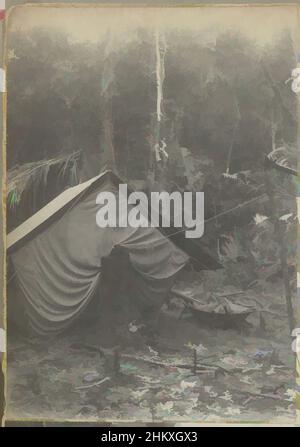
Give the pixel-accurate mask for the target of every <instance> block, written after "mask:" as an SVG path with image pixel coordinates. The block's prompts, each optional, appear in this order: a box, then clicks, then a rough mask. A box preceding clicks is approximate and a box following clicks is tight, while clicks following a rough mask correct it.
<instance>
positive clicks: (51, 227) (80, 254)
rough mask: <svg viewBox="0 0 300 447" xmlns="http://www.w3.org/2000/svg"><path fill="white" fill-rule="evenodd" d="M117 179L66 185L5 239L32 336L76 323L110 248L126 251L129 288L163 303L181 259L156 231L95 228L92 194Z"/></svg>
mask: <svg viewBox="0 0 300 447" xmlns="http://www.w3.org/2000/svg"><path fill="white" fill-rule="evenodd" d="M117 182H118V179H117V177H116V176H114V175H113V174H112V173H111V172H105V173H103V174H101V175H99V176H97V177H94V178H92V179H91V180H89V181H87V182H85V183H82V184H79V185H77V186H75V187H72V188H69V189H67V190H65V191H64V192H62V193H61V194H60V195H58V196H57V197H56V198H55V199H54V200H52V201H51V202H50V203H48V204H47V205H46V206H45V207H43V208H42V209H40V210H39V211H38V212H37V213H36V214H34V215H33V216H32V217H30V218H29V219H27V220H26V221H25V222H23V223H22V224H21V225H20V226H18V227H17V228H16V229H14V230H13V231H12V232H11V233H9V234H8V237H7V249H8V253H9V255H10V259H11V261H12V264H13V268H14V272H15V278H14V280H15V281H17V283H18V286H19V288H20V289H21V291H22V296H23V299H24V304H25V309H26V313H27V316H28V320H29V323H30V326H31V327H32V328H33V329H34V331H35V332H37V333H39V334H51V333H57V332H60V331H62V330H64V329H66V328H67V327H68V326H70V325H71V324H72V323H73V322H74V321H76V320H77V318H78V317H79V316H80V315H81V314H82V312H83V311H84V310H85V309H86V308H87V306H88V304H89V303H90V302H91V300H92V299H93V297H94V295H95V291H96V288H97V286H98V285H99V279H100V277H101V259H102V258H103V257H104V256H108V255H109V254H110V252H111V251H112V249H113V248H114V247H117V246H119V247H123V248H125V249H126V250H128V254H129V259H130V263H131V265H132V267H133V269H134V270H135V271H136V275H135V277H136V287H137V288H138V290H139V293H140V294H143V295H144V297H143V298H144V299H146V300H157V301H158V302H162V300H163V299H164V297H165V295H166V293H167V291H168V290H169V288H170V287H171V286H172V284H173V281H174V278H175V275H176V274H177V273H178V272H179V271H180V270H181V269H182V268H183V266H184V265H185V264H186V262H187V261H188V255H187V254H186V253H184V251H182V250H181V249H180V248H178V247H176V245H175V244H174V243H173V242H172V241H171V240H170V239H169V238H167V237H165V235H163V234H162V233H161V232H160V231H159V229H157V228H151V227H148V228H132V227H130V226H128V227H126V228H99V227H98V226H97V224H96V212H97V210H98V209H99V205H97V204H96V196H97V194H98V193H99V192H100V191H115V190H116V186H117V185H116V183H117ZM100 293H101V290H100ZM9 298H10V297H9ZM11 299H13V297H11Z"/></svg>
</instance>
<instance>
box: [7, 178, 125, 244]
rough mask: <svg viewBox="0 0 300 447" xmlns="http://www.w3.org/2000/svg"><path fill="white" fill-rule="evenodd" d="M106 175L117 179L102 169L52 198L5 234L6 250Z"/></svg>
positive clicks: (96, 184) (70, 203)
mask: <svg viewBox="0 0 300 447" xmlns="http://www.w3.org/2000/svg"><path fill="white" fill-rule="evenodd" d="M107 177H111V178H112V180H114V181H115V180H116V179H117V177H116V176H115V175H114V174H113V173H112V172H111V171H104V172H103V173H101V174H100V175H97V176H96V177H93V178H91V179H89V180H87V181H86V182H84V183H79V184H78V185H76V186H73V187H71V188H68V189H66V190H65V191H63V192H62V193H61V194H59V195H58V196H56V197H55V198H54V199H53V200H51V201H50V202H49V203H47V205H45V206H44V207H43V208H41V209H40V210H39V211H37V212H36V213H35V214H33V216H31V217H29V218H28V219H27V220H25V221H24V222H23V223H22V224H21V225H19V226H18V227H17V228H15V229H14V230H12V231H11V232H10V233H9V234H8V235H7V241H6V244H7V245H6V247H7V250H10V249H12V248H13V247H14V246H16V245H17V244H19V242H21V241H22V240H23V239H25V238H27V237H28V236H29V235H31V234H32V233H33V232H34V231H35V230H37V229H38V228H39V227H41V226H43V225H44V224H46V223H48V222H49V220H50V219H52V218H53V217H54V216H56V215H57V214H58V213H59V212H61V211H62V210H65V209H66V208H67V207H68V206H71V205H72V204H73V203H74V201H75V200H76V199H81V198H82V196H83V195H84V194H85V193H87V192H89V190H90V189H91V188H92V187H95V186H99V184H101V183H102V182H103V181H104V179H105V178H107Z"/></svg>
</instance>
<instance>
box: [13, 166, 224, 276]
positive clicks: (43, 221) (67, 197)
mask: <svg viewBox="0 0 300 447" xmlns="http://www.w3.org/2000/svg"><path fill="white" fill-rule="evenodd" d="M105 182H111V183H112V184H114V185H116V186H117V185H119V183H121V182H122V181H121V179H120V178H119V177H118V176H117V175H116V174H115V173H114V172H113V171H111V170H106V171H104V172H102V173H101V174H99V175H97V176H96V177H93V178H91V179H89V180H87V181H86V182H84V183H80V184H78V185H76V186H73V187H71V188H68V189H66V190H65V191H63V192H62V193H61V194H59V195H58V196H57V197H55V198H54V199H53V200H51V201H50V202H49V203H47V204H46V205H45V206H44V207H43V208H41V209H40V210H39V211H37V212H36V213H35V214H34V215H33V216H31V217H29V218H28V219H26V220H25V221H24V222H23V223H22V224H21V225H19V226H18V227H17V228H15V229H14V230H12V231H11V232H10V233H9V234H8V235H7V241H6V248H7V250H8V252H12V251H14V250H16V249H17V248H18V247H19V246H20V245H21V244H22V243H24V242H25V241H27V240H28V239H31V238H32V237H34V235H35V234H36V233H37V232H39V231H40V230H42V229H43V228H45V227H46V226H48V225H50V223H51V222H53V220H55V219H57V218H58V217H59V216H61V215H63V214H64V213H65V212H66V211H67V210H68V209H70V208H72V207H73V206H74V204H75V203H77V202H78V201H81V200H82V199H83V197H85V196H86V195H88V194H89V193H90V192H91V191H93V190H94V189H95V188H98V187H99V186H100V185H103V184H105ZM122 183H123V182H122ZM129 190H130V188H129ZM158 229H159V230H160V231H161V232H162V233H163V234H164V235H165V236H166V237H168V238H170V239H171V240H172V241H173V243H175V245H177V246H178V247H179V248H180V249H181V250H183V251H184V252H186V253H187V254H188V255H189V256H190V257H191V259H193V260H195V261H196V262H197V264H198V265H199V266H200V268H201V269H205V270H209V269H212V270H214V269H218V268H220V267H221V265H220V263H219V262H218V260H217V259H216V258H215V256H214V255H213V254H212V253H211V250H210V249H209V248H208V247H207V246H206V244H205V243H204V241H202V240H198V239H186V238H185V236H184V232H182V233H180V232H178V229H175V231H174V229H172V228H158ZM173 232H174V235H173V234H172V233H173ZM178 233H179V234H178Z"/></svg>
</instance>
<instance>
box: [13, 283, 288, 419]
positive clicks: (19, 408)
mask: <svg viewBox="0 0 300 447" xmlns="http://www.w3.org/2000/svg"><path fill="white" fill-rule="evenodd" d="M252 294H253V296H254V297H256V298H257V299H260V300H261V299H262V296H261V292H260V293H258V291H255V290H253V291H252ZM263 295H264V296H263V299H264V300H266V302H269V303H272V305H271V306H270V307H269V309H272V308H273V309H275V310H274V312H275V311H276V316H274V314H266V316H265V318H264V325H263V326H264V327H262V324H261V319H260V317H259V314H258V313H257V312H255V313H253V314H252V315H251V316H250V317H248V321H249V325H247V327H246V328H241V329H237V328H236V329H230V328H228V329H218V328H212V327H209V326H206V327H205V326H203V324H202V323H199V321H197V320H196V319H195V317H191V316H190V315H186V316H184V315H183V316H182V315H181V317H179V313H178V309H175V310H174V309H172V310H170V308H166V307H165V308H164V310H163V311H162V312H161V314H160V317H159V323H158V345H157V348H152V347H149V346H147V345H143V344H141V343H138V344H136V345H135V346H133V345H131V346H129V345H128V347H127V348H124V349H123V350H122V352H121V355H120V372H119V373H118V374H116V375H114V374H109V373H108V372H107V369H106V366H105V360H104V357H103V356H102V355H100V354H99V352H97V351H96V350H93V349H89V348H87V347H91V346H93V347H95V346H96V347H97V346H99V345H100V344H101V343H99V340H101V334H100V332H99V330H98V328H97V326H93V327H89V328H85V330H84V331H80V332H79V331H76V333H75V332H70V333H68V334H66V335H65V336H63V337H62V336H60V337H59V338H57V339H54V340H53V339H52V340H43V341H41V340H37V339H28V340H26V341H25V340H24V339H21V338H20V337H16V336H11V337H10V339H9V346H8V353H9V355H8V374H7V377H8V386H7V414H6V418H7V419H9V420H18V419H19V420H20V419H32V420H43V421H55V420H56V421H68V420H76V421H94V422H99V421H103V422H104V421H115V422H118V423H120V422H121V421H123V422H131V423H155V422H159V421H165V423H171V424H172V425H174V424H175V425H180V424H182V425H187V424H200V423H213V422H219V423H221V422H245V423H255V422H258V423H267V422H272V423H293V422H294V421H295V356H294V354H293V352H292V349H291V341H292V340H291V338H290V336H289V331H288V324H287V318H286V313H285V303H284V298H283V297H282V295H281V294H280V291H279V288H278V285H276V284H273V285H269V289H268V292H264V293H263ZM270 312H271V311H270ZM180 313H181V312H180ZM134 335H136V337H137V338H139V335H138V333H137V334H132V336H133V337H134ZM195 353H196V354H195ZM195 356H196V358H195ZM103 379H104V381H103Z"/></svg>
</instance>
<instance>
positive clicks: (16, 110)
mask: <svg viewBox="0 0 300 447" xmlns="http://www.w3.org/2000/svg"><path fill="white" fill-rule="evenodd" d="M203 37H204V38H203ZM164 38H165V40H166V53H165V57H164V72H165V76H164V82H163V103H162V109H163V119H162V121H161V123H160V125H159V137H158V136H157V133H158V129H157V119H156V99H157V96H156V95H157V90H156V81H157V80H156V73H155V66H156V53H155V39H154V36H153V33H150V32H147V31H145V30H142V29H140V30H138V31H137V33H136V37H135V39H133V40H132V41H130V42H129V43H128V44H126V45H123V47H122V48H121V47H118V46H113V45H111V42H110V38H109V36H106V37H105V38H104V39H103V40H102V41H101V42H98V43H90V42H89V43H82V42H81V43H80V42H74V41H73V40H71V39H70V38H68V36H67V35H65V34H63V33H62V32H57V33H56V34H54V33H53V31H50V30H48V31H47V30H46V29H43V30H42V29H38V28H35V29H32V30H31V31H30V32H29V31H28V32H26V33H25V32H14V33H11V35H10V38H9V42H8V47H9V50H8V135H7V159H8V170H9V185H8V228H9V229H11V228H13V227H15V226H16V225H17V224H19V223H20V222H22V221H23V220H24V219H25V218H26V217H28V216H29V215H31V214H33V213H34V212H35V211H36V210H37V209H39V208H40V207H41V206H43V205H44V204H45V203H47V202H48V201H49V200H50V199H51V198H52V197H53V196H55V195H57V194H58V193H59V192H61V191H62V190H63V189H64V188H66V187H68V186H70V185H73V184H76V183H78V182H80V181H84V180H86V179H88V178H90V177H92V176H94V175H96V174H98V173H99V172H100V171H101V170H102V169H104V167H107V166H111V165H110V163H111V152H112V151H113V152H114V154H115V165H114V168H115V169H116V170H117V171H118V172H119V173H120V174H121V176H122V178H123V179H124V180H127V181H131V182H133V183H134V182H136V181H137V180H139V181H140V182H141V183H140V184H141V185H142V188H144V189H147V188H148V190H149V188H150V189H156V190H157V189H159V190H161V189H166V190H173V189H180V190H182V191H183V190H187V189H189V190H197V191H202V190H204V192H205V198H206V208H207V210H208V211H207V215H206V217H208V218H211V219H212V220H211V221H210V223H209V224H207V225H206V228H205V235H206V237H208V238H209V239H210V242H209V244H210V246H211V247H212V246H213V247H214V249H215V250H216V251H217V253H218V256H219V257H221V258H222V256H226V257H227V258H226V259H227V260H228V258H230V259H231V261H232V262H233V267H232V271H231V274H232V276H233V277H234V278H233V280H234V281H237V278H238V277H239V273H238V270H239V269H242V271H241V272H240V274H241V278H239V279H238V282H241V283H242V284H244V285H245V284H249V283H251V281H252V280H254V279H257V275H258V276H259V273H258V272H260V271H261V270H263V271H264V276H267V277H268V274H269V273H270V275H269V276H272V275H273V274H276V272H277V271H278V269H279V270H280V268H279V267H278V264H279V245H280V244H279V241H278V236H276V234H275V233H276V231H275V233H274V226H273V220H274V216H275V217H276V218H280V216H282V215H286V214H290V213H295V200H294V193H295V185H294V183H293V182H292V180H291V178H292V177H291V176H289V175H287V174H285V173H279V172H275V171H274V170H272V171H271V172H268V176H267V175H266V170H265V157H266V155H267V154H269V153H270V152H271V151H272V150H274V149H277V148H279V147H281V148H282V152H283V163H284V164H286V163H291V162H292V161H291V160H292V158H293V157H294V158H295V159H296V156H295V154H296V134H297V113H296V112H297V110H296V95H295V93H293V91H292V90H291V85H290V83H287V82H286V80H287V79H289V78H290V76H291V70H292V69H293V68H295V67H296V65H297V56H296V54H295V50H294V46H293V41H292V39H291V36H290V34H289V32H288V31H283V32H282V33H281V34H279V35H277V38H276V39H274V40H273V41H272V43H269V44H265V45H260V46H258V44H256V43H255V42H254V41H252V40H251V39H250V38H248V37H246V36H245V35H242V34H238V33H233V32H224V33H220V34H219V35H218V37H217V38H216V39H215V40H212V41H210V42H208V41H207V39H205V36H202V35H201V34H193V33H191V32H186V33H185V32H182V33H178V32H177V33H172V32H166V33H165V34H164ZM162 139H164V141H165V143H166V151H167V153H168V158H162V160H161V161H159V162H157V160H155V156H154V155H153V153H154V150H153V147H154V144H155V143H156V142H158V141H161V140H162ZM183 148H185V149H183ZM267 178H269V180H270V181H271V183H270V181H269V180H268V181H267ZM149 179H150V180H149ZM270 185H271V186H270ZM270 188H271V190H272V193H273V194H274V198H275V203H276V210H274V209H272V206H271V202H270V200H269V199H268V194H270ZM266 193H267V197H266V196H265V195H264V194H266ZM249 201H250V204H248V202H249ZM252 201H253V202H252ZM240 205H242V207H241V208H239V206H240ZM256 214H258V215H264V216H266V217H267V218H268V219H269V220H268V221H267V222H265V223H264V224H263V225H262V223H257V222H255V221H254V216H255V215H256ZM219 216H220V217H219ZM283 222H284V221H283ZM295 225H296V224H295V214H293V215H292V216H290V217H289V218H288V219H287V220H286V229H287V230H288V231H286V235H287V236H288V238H289V240H290V241H293V236H295V231H296V230H295ZM262 226H263V228H261V227H262ZM266 226H267V227H268V228H266ZM266 235H267V237H266ZM262 244H265V247H264V248H263V247H262ZM294 250H295V249H294V244H293V243H292V242H291V243H290V244H289V246H288V257H289V260H288V262H289V264H290V265H294V254H295V253H294ZM241 260H242V261H243V262H244V264H243V265H242V267H241V262H240V261H241ZM231 261H230V262H231ZM274 264H276V267H274ZM270 265H271V267H272V268H271V272H269V273H268V269H267V273H265V271H266V266H267V267H268V268H269V267H270ZM245 272H246V273H245Z"/></svg>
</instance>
